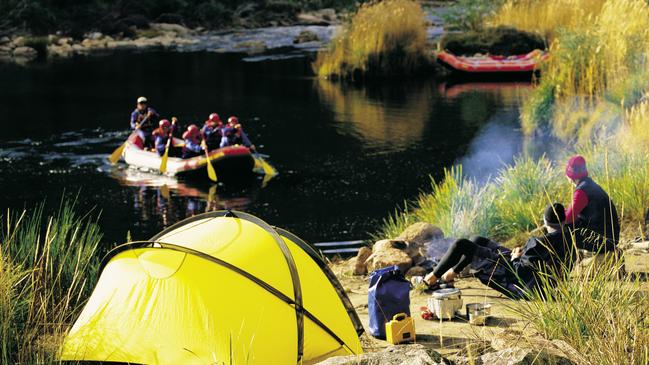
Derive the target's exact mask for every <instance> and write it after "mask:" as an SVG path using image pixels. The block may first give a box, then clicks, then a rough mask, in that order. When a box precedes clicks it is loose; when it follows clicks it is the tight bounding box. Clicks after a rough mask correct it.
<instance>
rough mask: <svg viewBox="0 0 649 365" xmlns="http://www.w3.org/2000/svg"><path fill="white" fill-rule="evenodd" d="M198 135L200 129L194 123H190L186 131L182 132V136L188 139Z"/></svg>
mask: <svg viewBox="0 0 649 365" xmlns="http://www.w3.org/2000/svg"><path fill="white" fill-rule="evenodd" d="M199 135H200V131H199V129H198V127H197V126H196V124H192V125H190V126H189V127H187V131H186V132H185V133H183V138H184V139H189V138H196V137H198V136H199Z"/></svg>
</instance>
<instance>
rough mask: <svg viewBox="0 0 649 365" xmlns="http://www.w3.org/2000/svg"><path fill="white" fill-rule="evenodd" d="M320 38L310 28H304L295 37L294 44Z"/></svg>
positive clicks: (314, 40) (315, 40)
mask: <svg viewBox="0 0 649 365" xmlns="http://www.w3.org/2000/svg"><path fill="white" fill-rule="evenodd" d="M319 40H320V38H318V35H317V34H315V33H314V32H312V31H310V30H303V31H301V32H300V34H298V35H297V36H296V37H295V38H293V44H300V43H307V42H317V41H319Z"/></svg>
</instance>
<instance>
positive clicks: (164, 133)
mask: <svg viewBox="0 0 649 365" xmlns="http://www.w3.org/2000/svg"><path fill="white" fill-rule="evenodd" d="M171 120H172V122H171V123H170V122H169V121H168V120H167V119H162V120H161V121H160V122H159V123H158V124H159V127H158V128H156V129H155V130H154V131H153V142H154V147H155V150H156V152H158V155H159V156H162V155H164V153H165V150H166V149H167V143H169V144H170V145H169V153H170V154H171V153H172V150H173V148H174V145H173V135H174V133H175V132H176V129H177V127H178V124H177V122H178V119H177V118H175V117H174V118H171ZM170 137H171V140H170Z"/></svg>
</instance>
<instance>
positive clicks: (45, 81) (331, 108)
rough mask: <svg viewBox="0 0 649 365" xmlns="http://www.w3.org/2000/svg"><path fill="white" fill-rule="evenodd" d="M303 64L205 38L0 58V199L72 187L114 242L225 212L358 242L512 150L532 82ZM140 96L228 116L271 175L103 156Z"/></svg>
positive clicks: (163, 107)
mask: <svg viewBox="0 0 649 365" xmlns="http://www.w3.org/2000/svg"><path fill="white" fill-rule="evenodd" d="M253 61H254V62H253ZM311 61H312V54H310V53H304V52H303V51H302V53H300V52H297V51H296V50H292V51H291V52H290V57H277V54H276V53H274V54H273V55H272V57H258V56H257V57H252V58H251V57H250V55H247V54H237V53H228V52H225V53H218V52H209V51H205V50H201V51H193V52H180V53H179V52H144V53H137V52H119V53H115V54H112V55H105V56H77V57H74V58H72V59H67V60H58V61H50V62H43V63H36V64H31V65H27V66H19V65H14V64H0V85H2V87H0V115H1V118H2V133H0V143H1V148H0V186H1V187H2V189H0V207H1V208H2V209H3V211H5V210H6V209H7V208H11V209H22V208H23V207H31V206H33V205H35V204H37V203H39V202H41V201H44V200H45V201H47V202H48V204H49V206H50V207H53V208H55V207H56V206H57V203H58V202H59V201H60V199H61V196H62V195H63V194H64V193H66V194H70V195H73V196H74V195H78V197H79V198H78V204H77V205H78V209H80V210H87V209H91V208H92V209H94V212H95V213H96V214H100V218H99V223H100V224H101V226H102V228H103V231H104V233H105V237H106V239H105V241H106V245H108V246H109V245H113V244H115V243H121V242H123V241H124V240H125V239H126V237H127V234H128V233H129V232H130V235H131V237H132V238H133V239H146V238H148V237H150V236H152V235H153V234H155V233H156V232H158V231H160V230H161V229H162V228H163V227H165V226H168V225H170V224H172V223H174V222H176V221H178V220H180V219H182V218H184V217H187V216H191V215H193V214H197V213H200V212H204V211H206V210H211V209H223V208H230V209H239V210H244V211H247V212H250V213H252V214H255V215H257V216H259V217H260V218H262V219H264V220H266V221H267V222H269V223H270V224H273V225H277V226H280V227H283V228H286V229H289V230H291V231H293V232H294V233H296V234H297V235H299V236H302V237H303V238H305V239H307V240H309V241H312V242H318V241H332V240H352V239H364V238H367V237H368V236H369V233H371V232H373V231H375V230H376V229H377V227H378V226H379V225H380V223H381V221H382V219H383V218H385V217H386V216H388V215H389V214H391V213H392V212H393V211H394V209H395V208H396V207H397V206H398V205H401V206H402V205H403V203H404V201H410V200H412V199H415V198H416V197H417V196H418V194H419V193H420V192H421V191H430V178H429V176H432V177H433V178H436V179H439V178H441V176H442V175H443V170H444V168H448V167H450V166H452V165H453V164H455V163H458V162H465V163H468V164H474V165H471V166H478V167H480V168H482V167H485V166H487V167H488V166H495V165H498V166H499V165H500V164H502V163H503V162H508V161H510V160H511V158H512V156H513V155H514V154H515V153H516V152H517V151H519V150H520V148H521V147H520V146H521V137H520V133H519V132H518V131H517V128H518V121H517V118H518V107H519V101H520V99H521V95H523V94H525V93H526V92H527V90H528V89H529V84H526V83H462V84H450V83H440V82H435V81H434V80H433V79H432V78H431V79H418V80H411V81H407V82H406V81H404V82H385V83H382V84H380V85H368V86H352V85H341V84H337V83H331V82H329V81H326V80H319V79H317V78H314V77H313V76H312V73H311V67H310V63H311ZM140 95H146V96H147V97H148V98H149V100H150V102H151V105H152V106H153V107H155V108H156V109H157V110H158V111H159V112H160V113H161V114H162V115H163V116H164V117H171V116H177V117H178V118H179V119H180V121H181V122H185V123H188V122H193V123H198V122H201V123H202V121H203V120H205V118H206V117H207V115H208V114H209V113H211V112H214V111H216V112H218V113H219V114H220V115H221V116H222V117H227V116H229V115H237V116H238V117H239V118H240V120H241V121H242V122H243V125H244V127H245V128H246V129H247V131H248V133H249V134H250V136H251V138H252V139H253V142H254V143H255V144H256V145H257V146H259V147H260V148H259V149H260V150H261V152H262V153H265V154H268V155H270V158H269V161H271V163H272V164H273V165H274V166H275V167H276V168H277V169H278V170H279V172H280V175H279V176H278V177H277V178H275V179H273V180H272V181H270V182H269V183H268V184H266V185H265V186H262V185H263V184H262V183H261V181H255V182H254V183H252V184H250V185H249V186H243V187H241V186H222V185H220V186H212V185H211V184H209V183H208V182H207V181H185V180H183V179H176V178H171V177H161V176H157V175H152V174H146V173H142V172H138V171H135V170H132V169H129V168H127V166H125V165H123V164H119V165H117V166H115V167H113V166H110V165H108V164H107V163H106V157H107V155H108V154H109V153H110V152H112V151H113V150H114V149H115V148H116V147H117V146H119V145H120V144H121V143H122V142H123V140H124V139H125V138H126V137H127V135H128V131H127V128H128V117H129V114H130V112H131V111H132V109H133V107H134V101H135V99H136V97H137V96H140ZM483 150H485V151H486V152H485V153H482V152H483ZM467 159H468V160H467ZM480 168H477V170H480ZM477 170H476V171H477ZM489 172H490V171H489V168H487V170H485V171H482V170H480V173H479V174H480V176H479V177H480V178H482V177H483V175H485V174H488V173H489Z"/></svg>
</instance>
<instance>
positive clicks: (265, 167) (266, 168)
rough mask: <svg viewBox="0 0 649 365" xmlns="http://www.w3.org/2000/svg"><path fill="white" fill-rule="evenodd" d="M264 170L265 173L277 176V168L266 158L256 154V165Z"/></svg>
mask: <svg viewBox="0 0 649 365" xmlns="http://www.w3.org/2000/svg"><path fill="white" fill-rule="evenodd" d="M259 166H261V168H262V169H263V170H264V174H265V175H266V176H269V177H274V176H277V170H276V169H275V168H274V167H273V166H271V165H270V164H269V163H268V162H266V160H264V159H263V158H261V157H260V156H255V167H259Z"/></svg>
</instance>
